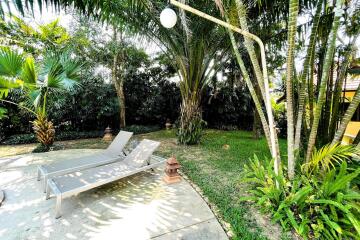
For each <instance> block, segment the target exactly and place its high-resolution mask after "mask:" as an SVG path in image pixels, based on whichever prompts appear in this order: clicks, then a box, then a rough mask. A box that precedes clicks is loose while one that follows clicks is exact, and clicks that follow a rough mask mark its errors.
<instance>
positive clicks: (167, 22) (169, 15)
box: [160, 7, 177, 28]
mask: <svg viewBox="0 0 360 240" xmlns="http://www.w3.org/2000/svg"><path fill="white" fill-rule="evenodd" d="M176 21H177V16H176V13H175V11H174V10H172V9H171V8H169V7H166V8H165V9H164V10H162V12H161V14H160V22H161V25H163V26H164V27H166V28H172V27H174V26H175V24H176Z"/></svg>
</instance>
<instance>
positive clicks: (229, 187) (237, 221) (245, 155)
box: [143, 130, 286, 239]
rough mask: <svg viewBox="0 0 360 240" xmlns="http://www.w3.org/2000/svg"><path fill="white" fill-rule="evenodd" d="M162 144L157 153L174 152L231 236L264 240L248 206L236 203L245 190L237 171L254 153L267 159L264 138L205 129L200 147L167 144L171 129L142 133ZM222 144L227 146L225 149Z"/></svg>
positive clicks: (166, 154) (238, 132)
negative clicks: (229, 229)
mask: <svg viewBox="0 0 360 240" xmlns="http://www.w3.org/2000/svg"><path fill="white" fill-rule="evenodd" d="M143 136H144V137H146V138H150V139H157V140H160V141H162V142H163V143H165V146H162V147H161V149H160V151H159V154H161V155H163V156H169V155H172V154H174V155H175V156H176V157H177V159H178V160H179V161H180V163H181V165H182V171H183V172H184V173H185V174H186V175H187V176H188V177H189V178H190V179H191V181H193V182H194V183H195V184H196V185H198V186H199V187H200V189H201V190H202V191H203V194H204V195H205V196H206V197H207V198H208V199H209V201H210V202H211V203H213V204H215V205H216V206H217V208H218V209H219V211H220V214H221V216H222V218H223V219H224V220H225V221H226V222H228V223H230V225H231V228H232V231H233V232H234V233H235V235H236V236H235V238H234V239H266V238H265V237H263V236H261V234H259V232H261V229H259V228H258V227H257V225H256V223H254V222H252V221H250V220H249V219H250V218H248V217H245V216H249V215H251V213H249V211H248V209H249V205H247V203H244V202H239V200H238V199H239V196H240V195H241V194H242V193H244V191H245V189H242V186H241V184H240V183H239V174H240V173H241V170H242V168H243V166H244V164H245V163H246V161H247V160H248V159H249V158H252V157H253V156H254V154H256V155H257V156H258V157H260V158H270V153H269V150H268V147H267V144H266V140H265V139H264V138H263V139H260V140H254V139H253V138H252V134H251V132H244V131H218V130H207V131H206V133H205V135H204V137H203V140H202V142H201V144H200V145H199V146H177V145H174V144H171V145H170V146H167V144H166V143H169V139H171V141H170V142H172V143H173V142H174V141H175V134H174V132H171V131H159V132H154V133H150V134H146V135H143ZM279 144H280V148H281V152H282V153H285V151H286V142H285V141H284V140H282V139H281V140H280V142H279ZM224 145H229V148H228V149H226V148H225V147H224Z"/></svg>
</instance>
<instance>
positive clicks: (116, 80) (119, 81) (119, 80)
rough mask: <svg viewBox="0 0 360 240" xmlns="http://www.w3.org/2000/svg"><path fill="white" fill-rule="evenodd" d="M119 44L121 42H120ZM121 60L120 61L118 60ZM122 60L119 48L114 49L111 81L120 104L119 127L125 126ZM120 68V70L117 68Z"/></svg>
mask: <svg viewBox="0 0 360 240" xmlns="http://www.w3.org/2000/svg"><path fill="white" fill-rule="evenodd" d="M113 31H114V34H113V41H114V42H116V43H117V31H116V29H115V28H114V29H113ZM120 42H122V35H121V33H120ZM120 44H121V43H120ZM120 60H121V62H120ZM123 62H124V56H123V54H121V50H116V52H115V53H114V60H113V66H112V76H111V78H112V82H113V84H114V85H115V90H116V94H117V96H118V101H119V106H120V112H119V117H120V128H124V127H126V120H125V119H126V106H125V94H124V79H123V74H122V68H121V66H120V67H119V65H121V64H122V63H123ZM119 68H120V70H119Z"/></svg>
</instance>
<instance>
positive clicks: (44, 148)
mask: <svg viewBox="0 0 360 240" xmlns="http://www.w3.org/2000/svg"><path fill="white" fill-rule="evenodd" d="M49 150H50V146H48V145H44V144H39V145H37V146H36V148H35V149H34V150H33V151H32V152H33V153H42V152H48V151H49Z"/></svg>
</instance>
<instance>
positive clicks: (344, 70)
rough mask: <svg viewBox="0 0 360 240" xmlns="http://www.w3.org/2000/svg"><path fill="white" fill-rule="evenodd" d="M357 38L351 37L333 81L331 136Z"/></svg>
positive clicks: (334, 128) (333, 133)
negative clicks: (334, 81)
mask: <svg viewBox="0 0 360 240" xmlns="http://www.w3.org/2000/svg"><path fill="white" fill-rule="evenodd" d="M357 38H358V35H357V36H355V37H354V38H353V40H352V41H351V43H350V46H349V49H348V50H347V51H346V52H345V54H344V58H343V59H344V61H343V62H342V63H341V67H340V70H339V75H338V79H337V81H336V83H335V91H334V100H333V110H332V118H331V122H330V131H331V132H332V134H331V135H330V136H331V137H332V136H335V131H336V126H337V123H338V120H339V118H338V117H337V116H338V115H339V111H340V102H341V93H342V91H341V90H342V87H343V84H344V80H345V78H346V75H347V69H348V67H349V64H350V59H351V54H352V53H353V52H354V50H355V45H356V40H357Z"/></svg>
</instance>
